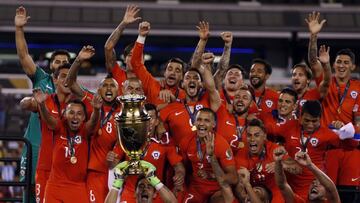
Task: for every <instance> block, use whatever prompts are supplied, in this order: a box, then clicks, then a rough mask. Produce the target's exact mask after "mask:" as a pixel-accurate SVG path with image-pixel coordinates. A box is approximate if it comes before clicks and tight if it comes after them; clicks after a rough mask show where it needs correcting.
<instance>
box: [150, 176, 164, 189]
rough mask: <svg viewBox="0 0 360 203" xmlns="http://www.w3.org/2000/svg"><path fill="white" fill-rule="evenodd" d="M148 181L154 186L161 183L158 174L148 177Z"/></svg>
mask: <svg viewBox="0 0 360 203" xmlns="http://www.w3.org/2000/svg"><path fill="white" fill-rule="evenodd" d="M148 181H149V182H150V184H151V185H152V186H153V187H156V186H157V185H158V184H159V183H161V181H160V179H159V178H158V177H156V176H150V177H148Z"/></svg>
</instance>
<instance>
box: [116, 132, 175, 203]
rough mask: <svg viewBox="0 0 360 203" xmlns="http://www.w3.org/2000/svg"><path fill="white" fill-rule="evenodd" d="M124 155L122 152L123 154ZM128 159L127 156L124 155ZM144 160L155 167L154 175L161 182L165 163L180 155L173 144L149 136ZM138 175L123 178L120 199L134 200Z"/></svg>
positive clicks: (171, 162)
mask: <svg viewBox="0 0 360 203" xmlns="http://www.w3.org/2000/svg"><path fill="white" fill-rule="evenodd" d="M123 156H124V154H123ZM126 158H127V159H128V157H126ZM143 160H144V161H147V162H150V163H151V164H153V165H154V166H155V167H156V172H155V174H156V176H157V177H158V178H159V179H160V180H161V181H162V182H163V181H164V175H165V174H166V168H165V165H166V164H165V163H166V161H168V162H169V163H170V165H171V166H175V165H176V164H178V163H180V162H181V161H182V157H181V156H180V155H179V154H178V153H177V152H176V148H175V146H174V145H173V144H160V142H159V141H158V140H156V139H155V138H151V142H150V143H149V146H148V149H147V151H146V154H145V156H144V157H143ZM137 179H138V176H128V177H127V178H126V180H125V184H124V187H123V191H122V193H121V201H129V202H135V195H134V194H135V185H136V182H137Z"/></svg>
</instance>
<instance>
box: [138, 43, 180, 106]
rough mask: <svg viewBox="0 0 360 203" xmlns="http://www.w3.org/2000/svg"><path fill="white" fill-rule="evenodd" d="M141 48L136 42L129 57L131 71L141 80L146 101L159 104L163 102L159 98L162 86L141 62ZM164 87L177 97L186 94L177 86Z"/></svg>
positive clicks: (142, 46) (142, 45)
mask: <svg viewBox="0 0 360 203" xmlns="http://www.w3.org/2000/svg"><path fill="white" fill-rule="evenodd" d="M143 50H144V44H141V43H139V42H136V43H135V46H134V49H133V53H132V57H131V65H132V72H133V73H134V74H135V75H136V77H138V78H139V80H140V81H141V82H142V86H143V89H144V93H145V95H146V99H147V101H148V102H149V103H152V104H155V105H159V104H162V103H164V101H163V100H161V99H159V92H160V91H161V89H162V87H161V86H160V83H159V81H157V80H156V78H154V77H153V76H152V75H151V74H150V73H149V72H148V71H147V69H146V67H145V65H144V64H143V63H142V55H143ZM166 89H168V90H170V91H171V92H172V93H173V94H174V96H175V97H176V98H177V99H184V98H185V96H186V95H185V92H184V91H183V90H182V89H180V88H179V87H168V86H167V87H166Z"/></svg>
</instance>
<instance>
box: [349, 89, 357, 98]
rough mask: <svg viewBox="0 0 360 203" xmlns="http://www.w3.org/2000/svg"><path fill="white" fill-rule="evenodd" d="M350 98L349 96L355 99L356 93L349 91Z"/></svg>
mask: <svg viewBox="0 0 360 203" xmlns="http://www.w3.org/2000/svg"><path fill="white" fill-rule="evenodd" d="M350 96H351V97H352V98H353V99H356V97H357V96H358V93H357V91H351V92H350Z"/></svg>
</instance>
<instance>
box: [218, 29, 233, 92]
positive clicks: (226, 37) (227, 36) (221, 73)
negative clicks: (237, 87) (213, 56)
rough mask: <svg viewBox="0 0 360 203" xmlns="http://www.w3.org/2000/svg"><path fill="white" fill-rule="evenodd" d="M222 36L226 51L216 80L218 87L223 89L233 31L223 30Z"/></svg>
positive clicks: (219, 65) (221, 59) (222, 56)
mask: <svg viewBox="0 0 360 203" xmlns="http://www.w3.org/2000/svg"><path fill="white" fill-rule="evenodd" d="M221 38H222V39H223V40H224V42H225V45H224V51H223V53H222V55H221V58H220V62H219V63H218V65H217V68H216V72H215V74H214V80H215V84H216V88H217V89H221V85H222V80H223V78H224V74H225V71H226V69H227V68H228V67H229V62H230V54H231V45H232V40H233V36H232V33H231V32H222V33H221Z"/></svg>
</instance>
